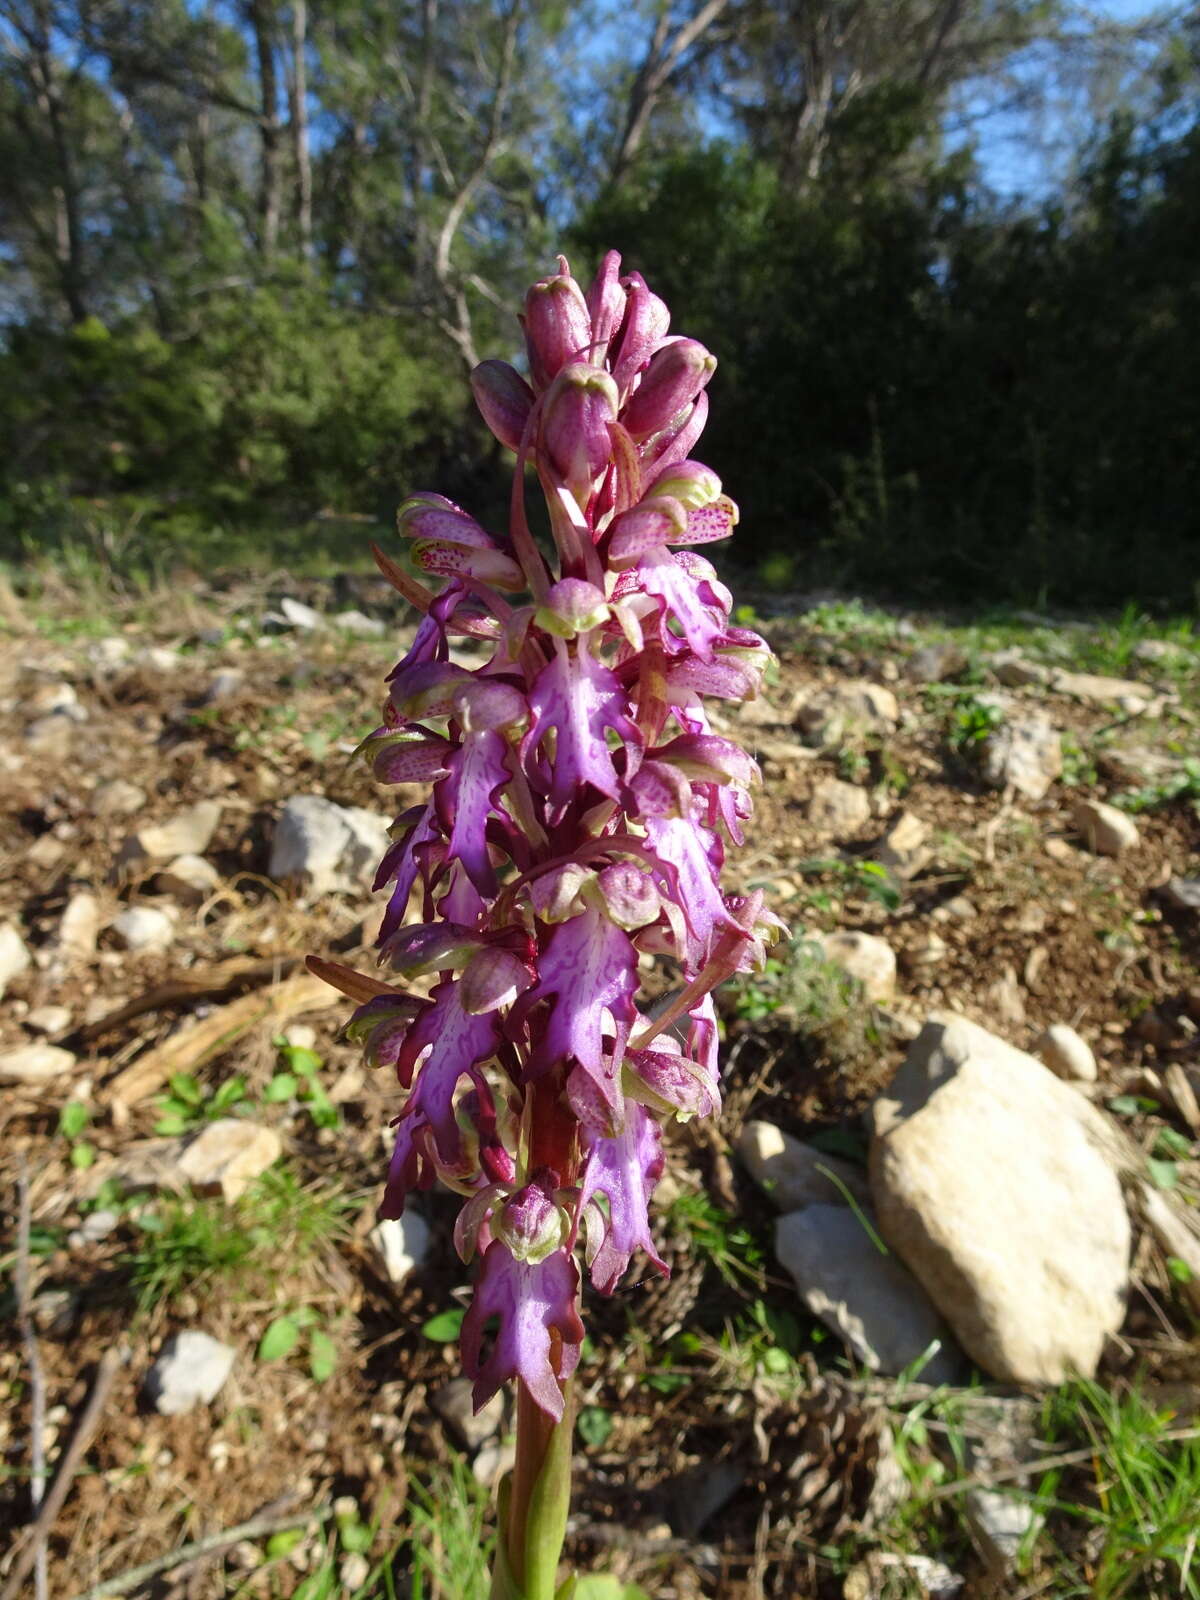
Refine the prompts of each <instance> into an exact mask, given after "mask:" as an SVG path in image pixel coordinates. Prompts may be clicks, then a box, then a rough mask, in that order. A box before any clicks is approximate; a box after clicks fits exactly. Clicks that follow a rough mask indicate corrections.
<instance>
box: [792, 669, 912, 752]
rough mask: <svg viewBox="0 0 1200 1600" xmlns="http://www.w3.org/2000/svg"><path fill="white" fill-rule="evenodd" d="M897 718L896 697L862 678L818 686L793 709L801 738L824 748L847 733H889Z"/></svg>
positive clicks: (898, 716)
mask: <svg viewBox="0 0 1200 1600" xmlns="http://www.w3.org/2000/svg"><path fill="white" fill-rule="evenodd" d="M899 721H900V707H899V705H898V704H897V702H896V696H895V695H894V694H893V693H892V691H891V690H890V689H885V688H884V687H883V685H882V684H879V683H868V682H867V681H866V680H865V679H858V680H852V681H851V682H849V683H837V684H833V685H831V686H830V687H829V688H827V689H818V690H817V692H816V693H815V694H812V695H809V697H808V698H807V699H806V700H805V701H804V702H803V704H802V705H801V706H800V708H799V710H798V711H797V712H796V723H795V725H796V727H798V728H799V729H800V731H801V732H802V733H803V734H804V736H805V738H807V739H810V740H812V742H813V743H814V744H818V745H820V746H821V747H822V748H823V749H827V748H828V747H829V746H831V745H836V744H840V742H841V741H842V739H843V737H844V736H845V735H846V734H847V733H854V732H862V733H890V732H891V731H892V729H893V728H895V726H896V724H897V723H898V722H899Z"/></svg>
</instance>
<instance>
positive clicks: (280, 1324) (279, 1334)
mask: <svg viewBox="0 0 1200 1600" xmlns="http://www.w3.org/2000/svg"><path fill="white" fill-rule="evenodd" d="M299 1338H300V1329H299V1328H298V1327H297V1326H296V1323H295V1320H294V1319H293V1318H292V1317H276V1318H275V1321H274V1322H273V1323H272V1324H271V1325H270V1327H269V1328H268V1329H267V1331H266V1333H264V1334H263V1336H262V1338H261V1339H260V1340H259V1345H258V1359H259V1360H260V1361H280V1360H282V1359H283V1357H284V1356H286V1355H290V1353H291V1352H292V1351H293V1350H294V1349H295V1348H296V1345H297V1342H298V1341H299Z"/></svg>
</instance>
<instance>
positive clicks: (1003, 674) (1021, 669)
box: [988, 647, 1050, 689]
mask: <svg viewBox="0 0 1200 1600" xmlns="http://www.w3.org/2000/svg"><path fill="white" fill-rule="evenodd" d="M988 666H989V667H991V669H992V671H993V672H994V673H995V674H996V676H997V677H998V678H999V679H1000V682H1001V683H1003V684H1006V685H1007V686H1008V688H1010V689H1022V688H1025V687H1027V686H1028V685H1030V684H1034V683H1044V682H1045V681H1046V679H1047V678H1048V677H1049V676H1050V668H1049V667H1043V666H1042V665H1041V664H1040V663H1039V662H1037V661H1027V660H1026V659H1025V657H1024V656H1023V655H1022V654H1021V652H1020V650H1018V649H1016V648H1015V647H1014V648H1012V649H1009V650H998V651H997V652H996V654H995V655H993V656H989V657H988Z"/></svg>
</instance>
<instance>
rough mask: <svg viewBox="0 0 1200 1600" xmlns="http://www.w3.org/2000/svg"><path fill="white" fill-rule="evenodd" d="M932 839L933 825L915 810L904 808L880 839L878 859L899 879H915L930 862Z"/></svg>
mask: <svg viewBox="0 0 1200 1600" xmlns="http://www.w3.org/2000/svg"><path fill="white" fill-rule="evenodd" d="M928 838H929V824H928V823H927V822H925V821H923V820H922V818H920V817H919V816H917V814H916V812H915V811H901V813H900V814H899V816H898V817H896V818H895V819H894V821H893V822H892V823H891V824H890V826H889V827H888V831H887V832H886V833H885V834H884V836H883V838H882V839H881V840H880V842H879V846H878V848H877V849H876V851H875V859H876V861H878V862H879V864H880V866H882V867H886V868H887V869H888V871H889V872H894V873H895V874H896V876H897V877H898V878H913V877H915V876H916V874H917V873H918V872H920V871H921V870H922V868H923V867H926V866H928V864H929V861H930V858H931V856H932V851H931V850H930V849H929V846H928V844H927V843H926V841H927V840H928Z"/></svg>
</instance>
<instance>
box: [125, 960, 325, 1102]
mask: <svg viewBox="0 0 1200 1600" xmlns="http://www.w3.org/2000/svg"><path fill="white" fill-rule="evenodd" d="M335 998H336V997H335V996H334V995H333V994H332V992H331V991H330V990H329V988H328V987H327V986H326V985H325V984H324V983H322V982H321V981H320V979H318V978H314V977H311V976H310V975H309V974H308V973H301V974H300V975H299V976H297V977H295V978H288V979H286V980H285V981H284V982H283V983H279V984H275V985H274V986H273V987H272V988H270V989H256V990H255V991H254V993H253V994H245V995H242V997H241V999H240V1000H232V1001H230V1002H229V1004H228V1005H224V1006H219V1007H218V1008H217V1009H216V1010H215V1011H213V1012H211V1013H210V1014H209V1015H208V1016H207V1017H202V1018H200V1019H198V1020H194V1021H192V1022H189V1023H186V1024H185V1025H184V1026H183V1027H181V1028H180V1029H179V1030H178V1031H177V1032H175V1033H173V1034H172V1035H171V1036H170V1038H169V1039H164V1041H163V1042H162V1044H160V1045H156V1046H155V1047H154V1048H153V1049H152V1050H147V1051H146V1053H145V1055H142V1056H139V1057H138V1059H137V1060H136V1061H135V1062H133V1064H132V1065H131V1066H128V1067H126V1068H125V1069H124V1071H123V1072H119V1073H118V1074H117V1076H116V1077H115V1078H114V1079H113V1080H112V1082H111V1083H110V1084H108V1086H107V1088H108V1092H109V1094H110V1095H111V1097H112V1099H113V1101H114V1102H117V1103H119V1104H120V1105H122V1106H131V1105H135V1104H136V1103H137V1102H138V1101H139V1100H144V1099H145V1098H146V1096H147V1095H148V1094H153V1092H154V1091H155V1090H156V1089H158V1088H161V1086H162V1085H163V1084H164V1083H166V1081H167V1079H168V1078H170V1077H172V1076H173V1075H174V1074H175V1073H177V1072H194V1071H195V1069H196V1068H197V1067H198V1066H200V1065H201V1064H202V1063H203V1062H205V1061H206V1060H208V1058H209V1057H210V1056H213V1055H215V1054H216V1053H217V1051H218V1050H224V1049H226V1048H227V1047H228V1046H229V1045H231V1044H232V1043H233V1041H234V1040H235V1039H237V1038H239V1037H240V1036H241V1035H242V1034H243V1033H245V1032H246V1030H247V1028H251V1027H253V1026H254V1025H255V1023H258V1022H263V1021H265V1020H266V1019H267V1018H270V1019H272V1020H273V1021H274V1022H275V1023H276V1024H278V1025H280V1026H281V1025H282V1024H283V1023H285V1022H287V1021H288V1019H289V1018H291V1017H294V1016H296V1015H297V1014H298V1013H300V1012H302V1011H321V1010H324V1009H325V1008H326V1007H328V1006H331V1005H333V1004H334V1003H335Z"/></svg>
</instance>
